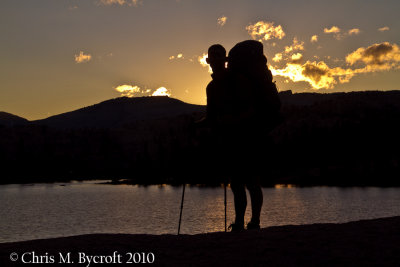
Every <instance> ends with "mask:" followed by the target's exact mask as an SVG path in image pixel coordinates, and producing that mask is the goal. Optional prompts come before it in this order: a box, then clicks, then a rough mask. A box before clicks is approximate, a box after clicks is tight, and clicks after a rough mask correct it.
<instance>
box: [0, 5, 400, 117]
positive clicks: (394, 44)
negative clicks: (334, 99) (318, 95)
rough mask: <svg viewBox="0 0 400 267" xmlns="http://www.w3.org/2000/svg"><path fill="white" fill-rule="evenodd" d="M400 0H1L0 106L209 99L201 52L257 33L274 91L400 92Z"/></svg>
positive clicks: (19, 111) (23, 108)
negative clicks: (154, 96) (143, 98)
mask: <svg viewBox="0 0 400 267" xmlns="http://www.w3.org/2000/svg"><path fill="white" fill-rule="evenodd" d="M399 12H400V1H398V0H392V1H388V0H387V1H385V0H381V1H377V0H335V1H325V0H315V1H314V0H310V1H294V0H280V1H266V0H264V1H262V0H34V1H33V0H1V1H0V33H1V34H0V48H1V49H0V111H6V112H10V113H13V114H15V115H18V116H21V117H24V118H27V119H30V120H34V119H42V118H45V117H48V116H52V115H56V114H59V113H62V112H67V111H71V110H75V109H78V108H81V107H84V106H88V105H93V104H95V103H98V102H101V101H104V100H107V99H111V98H116V97H119V96H122V95H126V96H130V97H132V96H144V95H152V94H168V95H170V96H171V97H174V98H178V99H180V100H182V101H185V102H188V103H194V104H205V103H206V95H205V87H206V85H207V83H208V82H209V81H210V79H211V78H210V74H209V70H208V66H206V65H204V64H203V63H204V56H205V55H206V52H207V49H208V47H209V46H210V45H212V44H215V43H220V44H222V45H224V46H225V47H226V49H227V50H228V51H229V49H231V48H232V47H233V45H234V44H236V43H237V42H240V41H243V40H246V39H255V40H260V41H261V42H263V44H264V53H265V55H266V56H267V58H268V65H269V67H270V69H271V70H272V72H273V74H274V80H276V81H277V85H278V88H279V90H281V91H283V90H289V89H291V90H293V91H294V92H311V91H313V92H324V93H326V92H337V91H345V92H348V91H358V90H395V89H400V86H399V85H400V48H399V46H400V20H399V19H398V17H399V14H398V13H399Z"/></svg>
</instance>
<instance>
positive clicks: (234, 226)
mask: <svg viewBox="0 0 400 267" xmlns="http://www.w3.org/2000/svg"><path fill="white" fill-rule="evenodd" d="M228 230H231V232H232V233H237V232H241V231H243V230H244V226H243V224H236V223H232V224H231V225H229V227H228Z"/></svg>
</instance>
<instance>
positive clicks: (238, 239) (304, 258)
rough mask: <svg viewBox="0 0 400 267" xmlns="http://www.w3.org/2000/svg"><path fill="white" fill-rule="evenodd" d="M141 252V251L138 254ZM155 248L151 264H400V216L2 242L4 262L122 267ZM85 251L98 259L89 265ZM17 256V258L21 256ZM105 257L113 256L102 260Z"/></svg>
mask: <svg viewBox="0 0 400 267" xmlns="http://www.w3.org/2000/svg"><path fill="white" fill-rule="evenodd" d="M115 251H117V252H116V253H115V257H114V258H113V255H114V252H115ZM13 252H15V253H17V255H18V260H17V261H15V262H13V261H11V259H10V255H11V253H13ZM32 252H34V255H35V257H33V253H32ZM68 252H70V258H69V259H70V262H72V261H73V262H74V264H70V263H64V264H59V262H60V260H61V259H60V253H61V255H62V256H63V257H64V258H66V259H67V255H68ZM135 252H139V254H136V255H135V254H134V253H135ZM141 252H144V253H146V254H142V253H141ZM150 252H151V253H153V254H154V256H155V260H154V263H153V264H146V265H159V266H160V265H162V266H400V217H392V218H383V219H376V220H366V221H358V222H350V223H345V224H313V225H301V226H281V227H269V228H264V229H262V230H260V231H246V232H242V233H210V234H200V235H180V236H175V235H128V234H92V235H82V236H72V237H62V238H54V239H43V240H33V241H25V242H15V243H2V244H0V266H16V265H23V266H29V265H33V266H43V265H45V266H53V265H60V266H95V265H96V266H102V265H107V264H101V265H100V264H94V263H93V261H94V260H96V261H98V262H99V261H101V260H103V262H106V261H113V262H116V263H117V266H118V265H119V266H122V265H133V264H129V263H127V262H128V261H129V258H130V253H132V255H135V258H134V259H131V261H132V262H134V261H143V260H145V261H147V260H149V261H152V260H153V258H152V256H151V254H148V253H150ZM24 253H25V256H24V260H25V261H36V262H42V263H45V262H46V261H47V262H49V264H22V262H21V257H22V255H23V254H24ZM46 253H47V254H46ZM79 253H81V254H79ZM82 253H85V256H95V255H97V257H94V258H92V262H91V263H89V262H88V259H87V258H85V257H82V256H83V254H82ZM118 255H120V256H119V259H118ZM11 256H12V257H14V258H16V255H15V254H13V255H11ZM80 256H81V257H80ZM99 256H108V257H103V259H102V258H101V257H99ZM147 256H148V258H147V259H146V257H147ZM52 258H53V260H52ZM83 259H85V260H83ZM53 261H54V263H53ZM79 262H81V263H79ZM118 262H121V263H118Z"/></svg>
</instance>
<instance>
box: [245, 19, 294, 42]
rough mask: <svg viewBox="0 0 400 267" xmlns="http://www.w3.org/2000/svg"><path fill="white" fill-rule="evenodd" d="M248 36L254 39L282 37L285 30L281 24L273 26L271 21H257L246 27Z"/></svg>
mask: <svg viewBox="0 0 400 267" xmlns="http://www.w3.org/2000/svg"><path fill="white" fill-rule="evenodd" d="M246 30H247V31H248V33H249V34H250V36H251V37H252V38H253V39H255V40H259V41H262V40H266V41H267V40H271V39H282V38H283V37H285V35H286V34H285V32H284V31H283V28H282V26H281V25H278V26H274V23H273V22H267V21H259V22H257V23H255V24H251V25H249V26H247V27H246Z"/></svg>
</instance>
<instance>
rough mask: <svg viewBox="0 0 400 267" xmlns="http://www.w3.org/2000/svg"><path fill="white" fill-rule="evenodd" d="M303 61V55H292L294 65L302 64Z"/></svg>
mask: <svg viewBox="0 0 400 267" xmlns="http://www.w3.org/2000/svg"><path fill="white" fill-rule="evenodd" d="M302 61H303V55H302V54H301V53H297V54H293V55H292V60H291V63H292V64H301V62H302Z"/></svg>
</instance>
